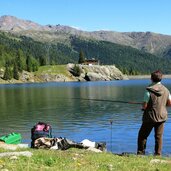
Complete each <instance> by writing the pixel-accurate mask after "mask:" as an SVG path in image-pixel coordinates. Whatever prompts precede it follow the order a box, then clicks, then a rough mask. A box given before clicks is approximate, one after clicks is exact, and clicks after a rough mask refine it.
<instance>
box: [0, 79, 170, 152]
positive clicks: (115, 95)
mask: <svg viewBox="0 0 171 171" xmlns="http://www.w3.org/2000/svg"><path fill="white" fill-rule="evenodd" d="M164 82H165V83H166V85H167V86H168V87H169V88H170V87H171V81H170V80H164ZM149 83H150V82H149V80H125V81H112V82H84V83H78V82H74V83H42V84H19V85H0V97H1V104H0V116H1V120H0V124H1V135H3V134H7V133H10V132H20V133H21V134H22V137H23V142H24V143H30V129H31V128H32V126H33V125H34V124H35V123H36V122H38V121H46V122H48V123H50V124H51V125H52V128H53V136H56V137H58V136H62V137H67V138H69V139H72V140H75V141H78V142H80V141H82V140H83V139H85V138H87V139H89V140H91V141H106V142H107V148H108V150H112V151H113V152H116V153H121V152H125V151H126V152H136V147H137V145H136V139H137V133H138V130H139V127H140V124H141V117H142V112H141V110H140V105H130V104H123V103H112V102H104V101H98V102H97V101H88V100H79V99H73V98H80V99H81V98H86V99H88V98H90V99H91V98H92V99H93V98H94V99H108V100H124V101H141V100H142V98H143V93H144V89H145V87H146V85H147V84H149ZM169 111H170V109H169ZM111 121H112V124H111ZM170 128H171V123H170V117H169V120H168V122H167V124H166V128H165V130H166V131H165V134H164V149H163V150H164V152H165V153H171V145H170V134H169V129H170ZM111 142H112V144H111ZM153 143H154V142H153V134H152V135H150V137H149V141H148V149H147V150H148V152H149V153H153V149H152V148H151V146H153ZM128 147H129V149H128Z"/></svg>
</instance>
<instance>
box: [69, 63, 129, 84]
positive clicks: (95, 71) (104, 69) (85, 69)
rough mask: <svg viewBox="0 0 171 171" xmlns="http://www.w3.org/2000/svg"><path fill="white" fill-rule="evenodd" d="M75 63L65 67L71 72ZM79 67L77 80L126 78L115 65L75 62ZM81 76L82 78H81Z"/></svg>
mask: <svg viewBox="0 0 171 171" xmlns="http://www.w3.org/2000/svg"><path fill="white" fill-rule="evenodd" d="M74 66H75V64H68V65H67V69H68V71H69V72H71V73H73V68H74ZM77 67H79V69H80V73H81V74H80V76H79V77H78V80H79V81H81V80H86V81H110V80H123V79H128V78H127V76H125V75H123V73H122V72H121V71H120V70H119V69H118V68H116V67H115V65H81V64H77ZM81 78H82V79H81Z"/></svg>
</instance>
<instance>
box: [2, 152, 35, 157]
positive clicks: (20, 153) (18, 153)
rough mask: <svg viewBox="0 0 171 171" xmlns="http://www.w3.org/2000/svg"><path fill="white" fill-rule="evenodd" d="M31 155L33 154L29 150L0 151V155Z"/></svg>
mask: <svg viewBox="0 0 171 171" xmlns="http://www.w3.org/2000/svg"><path fill="white" fill-rule="evenodd" d="M32 155H33V153H31V152H30V151H20V152H4V153H0V157H8V156H26V157H31V156H32Z"/></svg>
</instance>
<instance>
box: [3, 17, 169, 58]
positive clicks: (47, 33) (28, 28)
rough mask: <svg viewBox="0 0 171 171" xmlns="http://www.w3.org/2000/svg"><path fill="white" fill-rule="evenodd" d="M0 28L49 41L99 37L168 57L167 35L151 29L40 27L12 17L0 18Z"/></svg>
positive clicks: (66, 41) (63, 41) (68, 42)
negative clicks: (141, 30) (99, 29)
mask: <svg viewBox="0 0 171 171" xmlns="http://www.w3.org/2000/svg"><path fill="white" fill-rule="evenodd" d="M0 30H2V31H7V32H11V33H13V34H16V35H24V36H28V37H31V38H33V39H34V40H38V41H45V42H51V43H53V42H54V43H55V42H62V43H65V44H70V37H73V36H75V37H82V38H83V39H94V40H103V41H109V42H113V43H117V44H121V45H126V46H131V47H134V48H137V49H139V50H142V51H145V52H149V53H152V54H154V55H156V56H160V57H169V58H171V35H162V34H157V33H152V32H123V33H121V32H115V31H94V32H86V31H82V30H77V29H75V28H72V27H69V26H62V25H60V24H57V25H45V26H43V25H40V24H37V23H35V22H32V21H28V20H22V19H18V18H16V17H13V16H2V17H0Z"/></svg>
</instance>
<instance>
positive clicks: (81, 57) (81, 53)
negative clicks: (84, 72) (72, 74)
mask: <svg viewBox="0 0 171 171" xmlns="http://www.w3.org/2000/svg"><path fill="white" fill-rule="evenodd" d="M84 62H85V58H84V53H83V51H82V50H81V51H80V53H79V59H78V63H79V64H82V63H84Z"/></svg>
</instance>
